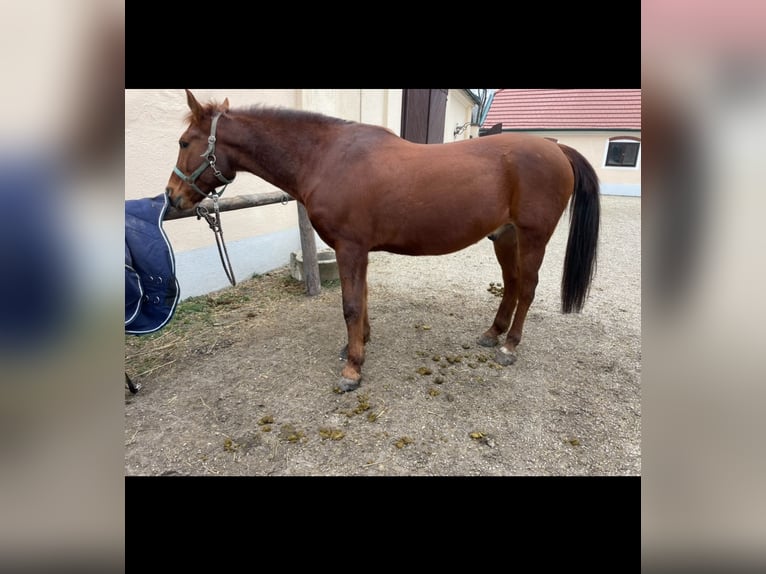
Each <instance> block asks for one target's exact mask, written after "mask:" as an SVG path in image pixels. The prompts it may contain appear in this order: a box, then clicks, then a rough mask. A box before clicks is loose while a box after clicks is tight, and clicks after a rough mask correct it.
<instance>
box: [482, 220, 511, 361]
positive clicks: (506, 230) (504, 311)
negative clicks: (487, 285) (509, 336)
mask: <svg viewBox="0 0 766 574" xmlns="http://www.w3.org/2000/svg"><path fill="white" fill-rule="evenodd" d="M489 238H490V239H492V240H493V241H494V248H495V256H496V257H497V261H498V263H500V267H501V268H502V270H503V298H502V300H501V301H500V307H499V308H498V310H497V314H496V315H495V320H494V321H493V322H492V326H491V327H490V328H489V329H487V331H486V332H485V333H484V334H483V335H482V336H481V337H480V338H479V341H478V342H479V344H480V345H483V346H485V347H494V346H496V345H497V344H498V337H499V336H500V335H502V334H503V333H505V332H506V331H507V330H508V326H509V325H510V324H511V317H512V316H513V310H514V309H515V308H516V302H517V300H518V296H519V292H518V286H519V245H518V237H517V235H516V228H515V227H514V226H513V225H506V226H503V227H501V228H500V229H498V230H497V231H495V232H494V233H493V234H492V235H490V236H489Z"/></svg>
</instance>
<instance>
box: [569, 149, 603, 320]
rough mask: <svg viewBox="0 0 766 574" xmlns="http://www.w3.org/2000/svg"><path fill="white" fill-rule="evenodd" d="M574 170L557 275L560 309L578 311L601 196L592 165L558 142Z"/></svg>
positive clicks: (592, 256)
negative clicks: (564, 245)
mask: <svg viewBox="0 0 766 574" xmlns="http://www.w3.org/2000/svg"><path fill="white" fill-rule="evenodd" d="M559 146H560V147H561V150H562V151H563V152H564V154H565V155H566V156H567V158H569V163H571V164H572V171H574V178H575V184H574V193H573V194H572V199H571V201H570V207H569V239H568V241H567V250H566V256H565V258H564V275H563V277H562V279H561V310H562V312H564V313H572V312H575V313H579V312H580V311H581V310H582V307H583V305H584V304H585V298H586V297H587V296H588V291H590V284H591V281H592V280H593V275H594V274H595V273H596V251H597V246H598V230H599V217H600V214H601V197H600V191H599V183H598V176H597V175H596V171H595V170H594V169H593V166H592V165H591V164H590V163H588V160H587V159H585V158H584V157H583V156H582V155H581V154H580V153H579V152H578V151H576V150H574V149H572V148H571V147H568V146H565V145H563V144H559Z"/></svg>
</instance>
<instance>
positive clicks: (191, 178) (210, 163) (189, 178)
mask: <svg viewBox="0 0 766 574" xmlns="http://www.w3.org/2000/svg"><path fill="white" fill-rule="evenodd" d="M220 116H221V112H218V113H217V114H216V115H215V117H213V122H212V124H211V125H210V136H209V137H208V138H207V149H206V150H205V153H203V154H202V155H200V157H203V158H205V160H206V161H204V162H202V165H200V166H199V167H198V168H197V169H196V170H194V172H193V173H192V174H191V175H186V174H185V173H184V172H182V171H181V170H180V169H178V166H175V167H174V168H173V173H175V174H176V175H177V176H178V177H180V178H181V180H183V181H184V182H185V183H186V184H187V185H189V187H191V188H192V189H193V190H194V191H196V192H197V193H199V194H201V195H203V196H205V197H208V196H209V194H207V193H205V192H204V191H202V190H201V189H200V188H199V187H197V184H196V183H195V182H196V181H197V179H198V178H199V176H200V175H202V173H203V172H204V171H205V170H206V169H207V168H211V169H212V170H213V174H214V175H215V176H216V177H217V178H218V181H220V182H221V183H222V184H225V185H224V188H223V189H222V190H221V193H215V188H214V189H213V193H214V194H215V195H219V196H220V195H221V194H223V192H224V191H225V190H226V185H228V184H230V183H231V182H232V181H233V180H229V179H226V178H225V177H224V175H223V174H222V173H221V171H220V170H219V169H218V168H217V167H216V165H215V162H216V158H215V128H216V125H217V124H218V118H219V117H220Z"/></svg>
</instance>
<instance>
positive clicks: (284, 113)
mask: <svg viewBox="0 0 766 574" xmlns="http://www.w3.org/2000/svg"><path fill="white" fill-rule="evenodd" d="M229 113H230V114H232V115H236V114H241V115H245V116H251V117H259V118H264V119H276V120H287V121H291V120H293V121H300V122H306V121H308V122H312V123H320V124H352V123H356V122H352V121H349V120H343V119H340V118H335V117H332V116H326V115H324V114H320V113H318V112H309V111H305V110H295V109H292V108H281V107H273V106H265V105H263V104H255V105H253V106H248V107H244V108H237V109H232V110H230V111H229Z"/></svg>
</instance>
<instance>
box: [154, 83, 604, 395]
mask: <svg viewBox="0 0 766 574" xmlns="http://www.w3.org/2000/svg"><path fill="white" fill-rule="evenodd" d="M186 97H187V103H188V105H189V109H190V113H189V115H188V129H187V130H186V131H185V132H184V133H183V134H182V135H181V138H180V140H179V145H180V150H179V153H178V161H177V163H176V167H175V168H174V170H173V173H172V174H171V176H170V180H169V181H168V185H167V189H166V193H167V194H168V196H169V198H170V201H171V202H172V204H173V205H174V206H176V207H178V208H180V209H187V208H191V207H193V206H195V205H196V204H198V203H199V202H200V201H201V200H203V199H204V198H205V197H207V196H208V195H210V194H214V193H217V194H220V193H222V192H217V191H216V188H218V187H220V186H221V185H222V184H228V183H230V182H231V181H232V180H233V179H234V177H235V175H236V173H237V172H239V171H245V172H250V173H252V174H255V175H256V176H258V177H260V178H262V179H264V180H266V181H267V182H269V183H271V184H273V185H275V186H276V187H278V188H279V189H281V190H283V191H284V192H286V193H288V194H289V195H291V196H292V197H293V198H295V199H296V200H297V201H298V202H300V203H302V204H303V205H304V206H305V208H306V212H307V214H308V217H309V220H310V221H311V223H312V225H313V226H314V229H315V230H316V232H317V233H318V234H319V236H320V237H321V238H322V239H323V240H324V241H325V243H327V244H328V245H329V246H330V247H332V248H333V249H334V250H335V256H336V259H337V262H338V271H339V274H340V281H341V290H342V297H343V317H344V318H345V321H346V327H347V331H348V332H347V336H348V344H347V345H346V347H345V348H344V350H343V351H342V355H341V356H342V358H344V356H345V359H346V363H345V365H344V367H343V370H342V372H341V380H340V384H339V387H338V388H339V390H340V391H343V392H345V391H350V390H353V389H356V388H357V387H359V385H360V383H361V377H362V371H361V368H362V364H363V363H364V353H365V343H367V342H368V341H369V340H370V323H369V319H368V314H367V262H368V254H369V252H370V251H388V252H391V253H398V254H403V255H443V254H446V253H452V252H455V251H458V250H460V249H464V248H465V247H468V246H469V245H472V244H474V243H476V242H477V241H479V240H481V239H483V238H485V237H488V238H489V239H491V240H492V241H493V242H494V249H495V254H496V255H497V260H498V262H499V263H500V266H501V267H502V272H503V282H504V294H503V297H502V301H501V302H500V307H499V309H498V311H497V314H496V316H495V320H494V322H493V323H492V325H491V326H490V327H489V329H487V331H486V332H485V333H484V334H483V335H481V337H480V338H479V340H478V342H479V343H480V344H481V345H484V346H487V347H492V346H496V345H498V343H499V340H498V337H500V335H502V334H503V333H505V332H506V330H508V328H509V326H510V330H509V331H508V334H507V336H506V337H505V341H504V342H503V343H502V345H500V346H499V347H498V349H497V351H496V353H495V356H496V361H497V362H498V363H500V364H503V365H509V364H511V363H513V362H514V361H515V360H516V354H515V353H516V347H517V345H518V344H519V342H520V341H521V333H522V329H523V327H524V320H525V319H526V316H527V311H528V310H529V306H530V305H531V304H532V301H533V299H534V296H535V288H536V286H537V281H538V271H539V269H540V265H541V264H542V261H543V256H544V254H545V247H546V245H547V243H548V241H549V239H550V237H551V235H552V234H553V232H554V230H555V228H556V225H557V224H558V222H559V219H560V218H561V215H562V214H563V212H564V210H565V209H566V207H567V204H568V202H569V201H570V198H571V206H570V214H569V217H570V226H569V237H568V243H567V248H566V255H565V261H564V272H563V278H562V283H561V297H562V312H564V313H571V312H579V311H580V310H581V309H582V307H583V304H584V302H585V299H586V297H587V295H588V291H589V289H590V284H591V281H592V278H593V275H594V272H595V268H596V247H597V243H598V231H599V213H600V198H599V182H598V177H597V176H596V173H595V171H594V170H593V167H592V166H591V165H590V164H589V163H588V161H587V160H586V159H585V158H584V157H583V156H582V155H581V154H580V153H578V152H577V151H575V150H574V149H572V148H570V147H567V146H565V145H561V144H557V143H554V142H552V141H550V140H547V139H545V138H542V137H538V136H533V135H527V134H519V133H514V134H497V135H492V136H487V137H482V138H475V139H469V140H465V141H460V142H454V143H447V144H416V143H412V142H408V141H406V140H404V139H402V138H400V137H399V136H397V135H396V134H394V133H393V132H391V131H390V130H388V129H386V128H383V127H380V126H375V125H367V124H362V123H357V122H352V121H345V120H341V119H337V118H332V117H327V116H324V115H321V114H317V113H312V112H305V111H297V110H289V109H274V108H268V107H261V106H254V107H249V108H242V109H234V108H232V109H230V108H229V100H228V98H227V99H226V100H224V102H223V103H221V104H216V103H214V102H213V103H208V104H206V105H202V104H200V103H199V102H198V101H197V99H196V98H195V97H194V95H192V93H191V92H189V91H188V90H187V91H186ZM514 311H515V314H514ZM511 319H513V322H511Z"/></svg>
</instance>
